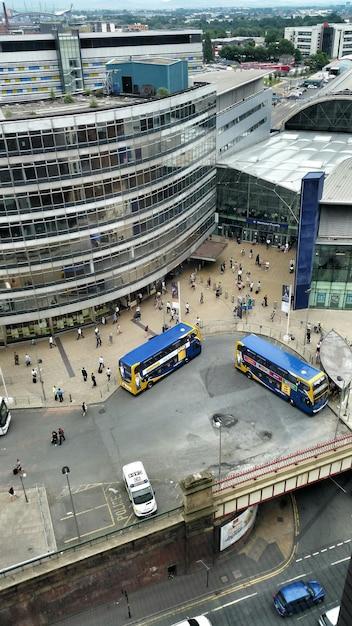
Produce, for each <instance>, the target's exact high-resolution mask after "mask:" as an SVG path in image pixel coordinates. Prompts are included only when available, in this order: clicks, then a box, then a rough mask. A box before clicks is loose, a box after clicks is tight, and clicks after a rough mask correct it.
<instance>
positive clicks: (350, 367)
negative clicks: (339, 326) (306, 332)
mask: <svg viewBox="0 0 352 626" xmlns="http://www.w3.org/2000/svg"><path fill="white" fill-rule="evenodd" d="M320 362H321V364H322V366H323V368H324V370H325V372H326V373H327V375H328V376H329V378H331V380H332V381H333V382H334V383H335V385H336V386H337V387H339V389H343V388H346V387H348V385H350V384H351V381H352V350H351V347H350V346H349V344H348V343H347V341H345V339H344V338H343V337H341V335H339V333H337V332H336V330H330V332H328V333H327V335H325V337H324V339H323V341H322V342H321V346H320ZM338 376H339V377H340V378H341V379H342V380H338V378H337V377H338Z"/></svg>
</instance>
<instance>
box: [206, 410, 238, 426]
mask: <svg viewBox="0 0 352 626" xmlns="http://www.w3.org/2000/svg"><path fill="white" fill-rule="evenodd" d="M211 421H212V423H213V426H215V428H219V427H220V426H222V427H224V428H231V426H236V424H237V422H238V418H237V417H235V416H234V415H232V413H214V415H213V416H212V418H211Z"/></svg>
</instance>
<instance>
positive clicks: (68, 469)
mask: <svg viewBox="0 0 352 626" xmlns="http://www.w3.org/2000/svg"><path fill="white" fill-rule="evenodd" d="M61 472H62V474H64V475H65V476H66V479H67V486H68V491H69V494H70V499H71V506H72V512H73V517H74V518H75V524H76V531H77V537H78V541H81V535H80V534H79V528H78V522H77V516H76V511H75V505H74V504H73V497H72V491H71V485H70V480H69V477H68V475H69V473H70V468H69V467H68V466H67V465H64V467H63V468H62V470H61Z"/></svg>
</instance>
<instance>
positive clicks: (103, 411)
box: [99, 407, 106, 415]
mask: <svg viewBox="0 0 352 626" xmlns="http://www.w3.org/2000/svg"><path fill="white" fill-rule="evenodd" d="M103 413H106V410H105V409H104V407H103V408H102V409H99V415H103Z"/></svg>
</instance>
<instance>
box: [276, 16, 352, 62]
mask: <svg viewBox="0 0 352 626" xmlns="http://www.w3.org/2000/svg"><path fill="white" fill-rule="evenodd" d="M285 39H288V40H289V41H291V42H292V43H293V45H294V46H295V48H298V50H300V51H301V53H302V55H303V57H309V56H311V55H313V54H316V53H317V52H326V54H327V55H328V56H329V57H330V58H331V59H337V58H340V57H343V56H346V55H348V54H352V24H346V23H344V22H343V23H341V24H328V23H327V22H324V23H323V24H316V25H315V26H289V27H287V28H285Z"/></svg>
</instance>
